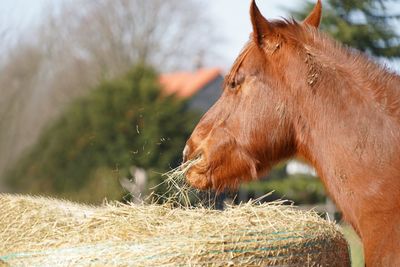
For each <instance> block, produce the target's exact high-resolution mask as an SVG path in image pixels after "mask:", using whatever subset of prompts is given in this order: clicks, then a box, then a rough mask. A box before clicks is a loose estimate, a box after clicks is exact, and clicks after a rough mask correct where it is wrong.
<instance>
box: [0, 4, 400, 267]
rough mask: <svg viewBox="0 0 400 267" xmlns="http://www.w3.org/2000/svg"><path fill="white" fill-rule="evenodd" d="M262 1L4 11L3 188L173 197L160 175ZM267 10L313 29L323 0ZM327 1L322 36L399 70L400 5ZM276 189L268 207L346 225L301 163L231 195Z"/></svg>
mask: <svg viewBox="0 0 400 267" xmlns="http://www.w3.org/2000/svg"><path fill="white" fill-rule="evenodd" d="M249 2H250V1H243V0H213V1H211V0H210V1H201V0H96V1H83V0H57V1H56V0H35V1H30V0H13V1H11V0H9V1H7V0H2V1H0V93H1V97H0V129H1V131H0V192H13V193H30V194H41V195H49V196H56V197H63V198H66V199H70V200H74V201H81V202H87V203H100V202H102V201H103V200H104V199H105V198H106V199H108V200H122V201H126V200H130V201H142V200H143V199H146V196H148V195H149V194H150V193H151V192H152V191H154V190H155V191H157V193H158V194H163V190H165V188H164V187H162V186H158V187H156V188H154V187H155V186H156V185H157V184H159V183H161V182H162V179H163V178H162V176H161V174H162V173H164V172H166V171H168V170H170V169H172V168H174V167H176V166H178V165H179V163H180V161H181V152H182V148H183V146H184V143H185V140H186V139H187V138H188V136H189V135H190V133H191V131H192V129H193V127H194V126H195V125H196V123H197V122H198V120H199V118H200V117H201V115H202V114H203V113H204V112H205V111H206V110H207V109H208V108H209V107H210V106H211V105H212V104H213V103H214V101H215V100H216V99H217V98H218V97H219V95H220V93H221V85H222V82H223V77H224V75H225V74H226V73H227V72H228V70H229V67H230V65H231V64H232V63H233V61H234V59H235V57H236V56H237V55H238V54H239V51H240V50H241V48H242V46H243V45H244V43H245V42H246V41H247V40H248V37H249V34H250V32H251V25H250V20H249V15H248V9H249ZM258 4H259V6H260V9H261V10H262V12H263V14H264V15H265V16H266V17H267V18H280V17H290V16H293V17H295V18H297V19H303V18H304V17H305V16H306V14H308V12H309V10H310V9H311V8H312V6H313V5H314V4H315V1H313V2H312V3H308V2H306V1H300V0H292V1H285V2H284V3H283V1H277V0H264V1H262V0H259V1H258ZM323 5H324V14H323V20H322V27H321V28H322V30H324V31H326V32H328V33H329V34H330V35H332V36H333V37H334V38H336V39H337V40H339V41H341V42H343V43H345V44H347V45H350V46H352V47H354V48H357V49H360V50H362V51H364V52H366V53H367V54H369V55H370V56H371V57H372V58H373V59H374V60H376V61H378V62H380V63H381V64H385V65H387V67H388V68H390V69H391V70H392V71H395V72H399V71H400V63H399V62H400V61H399V57H400V32H399V31H398V30H397V29H399V26H400V24H399V23H400V21H399V18H400V3H398V1H385V0H365V1H359V0H325V1H323ZM273 190H274V192H273V193H272V194H271V195H269V196H268V197H267V198H266V200H273V199H279V198H284V199H289V200H291V201H293V202H294V203H295V204H296V205H299V206H300V207H304V208H309V207H316V209H317V210H318V211H320V212H321V213H323V214H325V213H328V214H329V216H330V218H331V219H334V218H335V219H337V220H340V214H339V213H337V212H336V209H335V207H334V205H333V204H332V202H331V201H329V199H327V197H326V195H325V192H324V190H323V187H322V185H321V183H320V182H319V180H318V179H317V177H316V174H315V172H314V170H313V169H312V168H311V167H309V166H307V165H305V164H303V163H301V162H299V161H297V160H295V159H293V160H290V161H288V162H282V163H280V164H279V165H278V166H277V167H276V168H275V169H274V170H273V171H272V172H271V173H270V174H269V175H268V177H265V178H263V179H262V180H260V181H258V182H253V183H250V184H246V185H243V186H242V187H241V188H240V189H239V191H238V192H235V193H230V194H226V195H223V196H222V198H221V199H222V200H223V199H224V198H225V197H227V198H231V199H233V200H234V201H235V202H240V201H248V200H249V199H255V198H258V197H261V196H263V195H265V194H266V193H268V192H270V191H273ZM346 231H349V232H351V229H347V228H346ZM350 238H352V237H351V234H350ZM360 264H361V263H360ZM360 266H361V265H360Z"/></svg>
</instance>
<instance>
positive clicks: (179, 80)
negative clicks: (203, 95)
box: [159, 68, 221, 98]
mask: <svg viewBox="0 0 400 267" xmlns="http://www.w3.org/2000/svg"><path fill="white" fill-rule="evenodd" d="M219 75H221V70H220V69H219V68H207V69H199V70H197V71H195V72H174V73H167V74H162V75H160V80H159V81H160V83H161V85H162V86H163V88H164V91H165V92H166V93H167V94H174V93H175V94H177V95H178V96H180V97H184V98H186V97H190V96H193V95H194V94H195V93H197V92H198V91H199V90H200V89H202V88H203V87H204V86H206V85H207V84H208V83H209V82H211V81H213V80H214V79H216V78H217V77H218V76H219Z"/></svg>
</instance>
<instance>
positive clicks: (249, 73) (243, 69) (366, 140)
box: [183, 0, 400, 267]
mask: <svg viewBox="0 0 400 267" xmlns="http://www.w3.org/2000/svg"><path fill="white" fill-rule="evenodd" d="M321 14H322V3H321V1H320V0H318V2H317V4H316V5H315V7H314V9H313V10H312V11H311V13H310V14H309V15H308V16H307V18H306V19H305V20H304V21H302V22H296V21H295V20H294V19H282V20H273V21H272V20H271V21H269V20H267V19H266V18H265V17H263V15H262V14H261V12H260V10H259V9H258V7H257V5H256V3H255V1H254V0H252V2H251V7H250V17H251V24H252V28H253V29H252V30H253V31H252V33H251V35H250V38H249V41H248V42H247V43H246V44H245V46H244V48H243V50H242V52H241V53H240V55H239V56H238V58H237V59H236V61H235V62H234V64H233V66H232V68H231V70H230V71H229V74H228V75H227V76H226V77H225V81H224V85H223V91H222V93H221V96H220V98H219V99H218V100H217V101H216V103H215V104H214V105H213V106H212V107H211V108H210V109H209V110H208V111H207V112H206V113H205V115H204V116H203V117H202V118H201V120H200V121H199V123H198V125H197V126H196V127H195V129H194V130H193V132H192V134H191V136H190V138H189V139H188V140H187V142H186V146H185V149H184V151H183V161H184V162H187V161H190V160H194V159H198V161H196V162H197V163H196V164H194V165H193V166H192V167H191V168H190V169H189V171H188V172H187V178H186V179H187V181H188V182H189V183H190V184H191V185H192V186H194V187H196V188H198V189H210V188H211V189H214V190H215V191H217V192H221V191H222V190H224V189H230V188H236V187H237V186H238V185H239V184H240V183H242V182H246V181H250V180H255V179H257V178H259V177H261V176H263V175H265V174H266V173H267V172H268V170H269V169H270V168H271V167H272V166H273V165H274V164H276V163H278V162H280V161H282V160H284V159H288V158H291V157H294V156H295V157H299V158H301V159H303V160H305V161H307V162H308V163H310V164H311V165H312V166H313V167H314V168H315V169H316V171H317V173H318V175H319V177H320V179H321V180H322V182H323V184H324V187H325V189H326V191H327V192H328V194H329V195H330V196H331V198H332V199H333V200H334V201H335V203H336V205H337V206H338V208H339V209H340V210H341V211H342V213H343V216H344V219H345V220H347V221H348V222H349V223H350V224H351V225H352V226H353V227H354V229H355V230H356V232H357V233H358V234H359V236H360V238H361V240H362V243H363V246H364V255H365V262H366V266H368V267H369V266H400V88H399V87H400V77H399V76H397V75H396V74H394V73H392V72H390V71H389V70H388V69H386V68H385V67H382V66H380V65H378V64H376V63H375V62H374V61H373V60H372V59H370V58H369V57H368V56H367V55H364V54H362V53H361V52H358V51H356V50H355V49H351V48H348V47H345V46H344V45H342V44H340V43H338V42H337V41H334V40H333V39H331V38H330V37H329V36H327V35H326V34H324V33H323V32H321V31H319V30H318V27H319V24H320V21H321Z"/></svg>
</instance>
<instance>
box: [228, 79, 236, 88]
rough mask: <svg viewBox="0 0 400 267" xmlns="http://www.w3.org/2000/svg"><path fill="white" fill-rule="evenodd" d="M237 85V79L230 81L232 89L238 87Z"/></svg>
mask: <svg viewBox="0 0 400 267" xmlns="http://www.w3.org/2000/svg"><path fill="white" fill-rule="evenodd" d="M236 86H237V84H236V81H231V82H230V83H229V88H230V89H231V90H234V89H235V88H236Z"/></svg>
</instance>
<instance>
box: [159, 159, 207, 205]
mask: <svg viewBox="0 0 400 267" xmlns="http://www.w3.org/2000/svg"><path fill="white" fill-rule="evenodd" d="M202 159H203V158H202V157H201V156H200V155H199V156H197V157H195V158H193V159H190V160H187V161H186V162H184V163H182V164H181V165H180V166H178V167H176V168H175V169H172V170H170V171H168V172H166V173H164V174H163V176H164V177H166V178H165V180H164V181H163V182H162V183H161V184H159V185H158V186H161V185H166V186H167V188H168V189H167V192H165V194H164V195H161V196H158V197H159V199H160V200H164V201H166V202H167V203H173V204H180V205H183V206H186V207H189V206H191V204H192V201H193V200H191V199H192V197H193V196H195V195H196V192H198V190H196V189H194V188H193V187H191V186H190V185H189V184H188V183H187V181H186V174H187V173H188V171H189V170H190V168H192V167H193V166H195V165H196V164H198V163H200V162H201V161H202ZM158 186H156V187H158ZM153 189H154V188H153ZM171 193H172V195H171Z"/></svg>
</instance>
